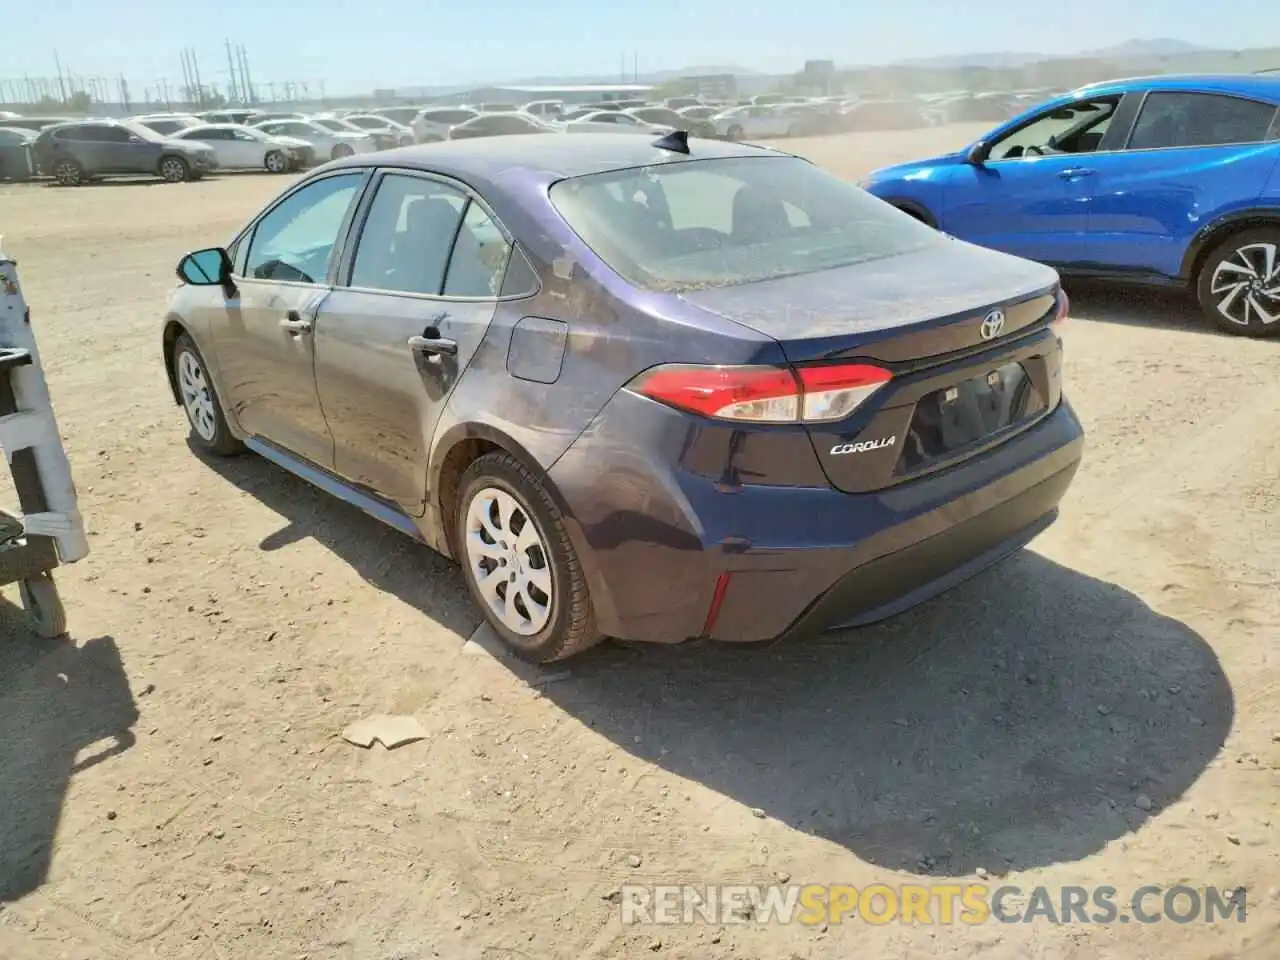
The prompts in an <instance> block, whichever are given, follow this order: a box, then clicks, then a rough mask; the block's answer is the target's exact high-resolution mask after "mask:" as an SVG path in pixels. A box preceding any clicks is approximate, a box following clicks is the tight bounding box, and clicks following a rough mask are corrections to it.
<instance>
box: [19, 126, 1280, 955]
mask: <svg viewBox="0 0 1280 960" xmlns="http://www.w3.org/2000/svg"><path fill="white" fill-rule="evenodd" d="M975 132H977V131H976V129H975V128H971V127H970V128H959V127H952V128H940V129H937V130H933V131H929V132H926V133H911V134H889V135H883V136H874V137H873V136H860V137H847V138H832V139H825V140H813V141H802V142H793V147H795V148H796V149H798V150H799V151H801V152H804V153H806V154H807V155H809V156H811V157H813V158H815V159H816V160H818V161H819V162H821V163H822V164H824V165H826V166H827V167H829V168H831V169H833V170H836V171H837V172H839V173H840V174H842V175H846V176H850V177H853V176H857V175H859V174H861V173H863V172H865V171H866V170H869V169H871V168H873V167H876V166H879V165H881V164H884V163H888V162H892V161H895V160H902V159H908V158H911V157H916V156H922V155H928V154H930V153H933V152H936V151H938V150H940V149H942V148H949V147H953V146H958V145H960V144H961V143H963V142H964V141H966V140H967V139H969V138H970V137H971V136H973V135H974V133H975ZM282 186H283V183H282V181H281V180H280V179H278V178H271V177H268V176H265V175H264V176H224V177H219V178H216V179H212V180H209V181H206V182H202V183H199V184H190V185H183V186H166V185H161V184H109V185H101V186H94V187H86V188H80V189H59V188H54V187H46V186H41V185H0V233H3V234H4V235H5V241H4V242H5V250H6V251H8V252H9V253H10V254H11V255H13V256H15V257H16V258H17V259H18V261H19V263H20V273H21V278H22V281H23V283H24V286H25V290H26V293H27V297H28V300H29V301H30V303H31V306H32V311H33V322H34V323H35V324H36V325H37V328H38V337H39V341H40V346H41V349H42V351H43V355H44V361H45V365H46V369H47V371H48V376H49V380H50V383H51V389H52V391H53V396H54V401H55V404H56V407H57V414H58V417H59V421H60V424H61V427H62V430H63V432H64V434H65V436H66V444H67V449H68V451H69V454H70V457H71V461H72V466H73V468H74V473H75V477H76V480H77V484H78V486H79V491H80V494H81V504H82V508H83V512H84V515H85V518H86V522H87V524H88V528H89V531H90V543H91V546H92V553H91V555H90V556H89V557H88V558H87V559H86V560H84V561H83V562H81V563H79V564H77V565H75V566H72V567H68V568H65V569H63V570H62V571H61V572H60V573H59V574H58V579H59V582H60V584H61V589H62V594H63V598H64V600H65V603H66V605H67V608H68V612H69V616H70V621H71V637H70V639H69V640H68V641H64V642H53V643H50V642H42V641H38V640H36V639H35V638H34V637H33V636H32V635H31V634H30V632H29V630H28V628H27V626H26V624H25V621H24V619H23V617H22V614H21V612H20V611H19V610H17V609H16V608H15V607H11V606H8V605H0V956H2V957H4V958H5V960H58V958H67V960H99V958H102V960H116V958H119V960H138V958H142V957H155V958H164V960H240V958H246V960H248V958H252V960H274V958H289V960H297V958H303V957H306V958H310V960H419V958H428V957H445V958H451V960H453V958H456V960H472V958H477V960H524V958H549V957H557V958H558V957H583V958H587V957H590V958H599V960H610V958H631V957H642V956H663V957H688V958H698V960H702V958H710V960H715V958H728V957H734V958H756V960H775V958H777V960H797V958H803V960H845V958H849V957H854V956H857V957H903V958H924V957H938V956H941V957H957V958H979V957H981V958H983V960H1013V958H1024V957H1025V958H1033V957H1034V958H1045V960H1048V958H1053V960H1071V958H1080V960H1084V958H1117V960H1119V958H1124V960H1141V958H1147V957H1159V958H1161V960H1173V958H1209V957H1213V958H1235V957H1240V958H1243V957H1250V958H1255V960H1262V958H1264V957H1265V958H1274V957H1277V956H1280V887H1278V885H1280V856H1278V854H1277V850H1278V849H1280V844H1278V841H1280V808H1278V806H1280V641H1278V639H1277V637H1278V633H1277V630H1278V628H1280V589H1277V576H1276V571H1277V569H1280V492H1278V491H1280V481H1278V475H1280V429H1277V426H1278V425H1280V380H1278V379H1277V376H1276V370H1277V357H1278V354H1277V343H1275V342H1248V341H1243V340H1236V339H1231V338H1228V337H1225V336H1221V335H1217V334H1215V333H1213V332H1211V331H1210V330H1209V329H1208V328H1207V327H1206V326H1205V325H1204V324H1203V323H1202V321H1201V320H1200V319H1199V317H1198V315H1197V312H1196V310H1195V309H1194V307H1193V306H1192V305H1190V304H1189V303H1186V302H1184V301H1183V300H1181V299H1179V298H1176V297H1169V296H1159V295H1150V294H1134V293H1120V292H1114V291H1110V292H1109V291H1105V290H1096V289H1087V288H1071V292H1072V294H1073V297H1074V301H1073V302H1074V308H1075V319H1074V320H1073V321H1072V322H1071V324H1070V326H1069V330H1068V332H1067V334H1066V340H1067V350H1068V361H1067V384H1068V391H1069V394H1070V396H1071V399H1072V401H1073V403H1074V404H1075V406H1076V409H1077V410H1078V412H1079V414H1080V417H1081V419H1082V420H1083V421H1084V423H1085V425H1086V428H1087V429H1088V431H1089V447H1088V451H1087V455H1086V463H1085V465H1084V466H1083V467H1082V470H1081V473H1080V474H1079V476H1078V479H1077V481H1076V483H1075V485H1074V487H1073V488H1072V490H1071V492H1070V494H1069V496H1068V498H1067V501H1066V502H1065V504H1064V509H1063V514H1062V518H1061V520H1060V521H1059V523H1058V524H1057V525H1056V526H1054V527H1053V528H1052V529H1051V530H1050V531H1049V532H1047V533H1046V534H1044V535H1043V536H1042V537H1041V538H1040V539H1038V540H1037V541H1036V542H1035V543H1034V545H1033V547H1032V548H1031V549H1029V550H1026V551H1024V552H1023V553H1022V554H1020V555H1019V556H1017V557H1015V558H1012V559H1010V560H1008V561H1006V562H1005V563H1003V564H1002V565H1000V566H999V567H998V568H996V569H995V570H994V571H992V572H990V573H988V574H986V575H984V576H982V577H981V578H979V579H977V580H975V581H971V582H970V583H968V584H966V585H965V586H963V587H961V588H959V589H957V590H955V591H954V592H952V593H950V594H949V595H947V596H945V597H942V598H940V599H938V600H935V601H933V602H931V603H929V604H927V605H925V606H923V607H922V608H919V609H917V610H915V611H913V612H910V613H908V614H906V615H904V616H901V617H899V618H897V619H895V620H893V621H891V622H888V623H885V624H883V625H881V626H877V627H874V628H870V629H865V630H861V631H858V632H851V633H844V634H830V635H826V636H824V637H822V638H820V639H817V640H814V641H812V642H807V643H802V644H799V643H798V644H794V645H791V646H786V647H778V648H773V649H768V650H764V651H760V650H752V651H746V650H738V649H725V648H701V647H696V646H682V647H675V648H648V647H639V648H637V647H625V646H621V645H608V646H605V647H602V648H600V649H598V650H596V651H593V652H592V653H590V654H589V655H587V656H585V657H583V658H582V659H580V660H577V661H574V662H573V663H572V664H571V665H570V671H571V672H570V676H569V677H568V678H567V679H562V680H560V681H559V682H555V683H550V684H545V685H540V686H534V685H531V684H530V683H529V682H527V681H526V679H525V678H524V675H523V674H521V673H520V672H516V671H513V670H511V669H509V668H508V667H507V666H504V665H503V664H502V663H500V662H499V661H495V660H493V659H490V658H486V657H483V656H474V655H472V654H471V653H466V652H463V644H464V641H465V640H466V639H467V637H468V636H469V635H470V634H471V632H472V630H473V629H474V628H475V627H476V625H477V624H478V622H479V618H478V616H477V613H476V611H475V610H474V609H473V608H472V607H471V606H470V604H469V602H468V600H467V598H466V595H465V591H464V588H463V585H462V582H461V579H460V577H459V575H458V574H457V572H456V571H455V569H454V568H453V567H452V566H451V565H450V564H449V563H447V562H445V561H443V560H442V559H440V558H438V557H436V556H434V555H432V554H431V553H430V552H428V551H427V550H426V549H425V548H420V547H418V546H416V545H414V544H412V543H410V542H409V541H407V540H406V539H404V538H403V537H401V536H400V535H399V534H397V533H395V532H393V531H391V530H390V529H384V528H383V527H382V526H380V525H379V524H378V523H377V522H376V521H374V520H372V519H369V518H367V517H365V516H364V515H362V514H360V513H358V512H356V511H355V510H353V509H351V508H348V507H347V506H345V505H343V504H341V503H339V502H337V501H334V500H331V499H329V498H327V497H326V496H324V495H322V494H320V493H318V492H315V491H313V490H312V489H310V488H309V487H307V486H306V485H305V484H303V483H302V482H300V481H297V480H294V479H292V478H291V477H289V476H287V475H286V474H284V473H283V472H281V471H280V470H278V469H276V468H275V467H273V466H271V465H269V464H268V463H266V462H264V461H262V460H259V459H256V458H253V457H245V458H241V459H237V460H233V461H228V462H225V463H218V464H210V463H206V462H204V461H202V460H201V459H199V458H197V457H196V456H195V455H193V453H192V452H191V450H190V449H188V447H187V444H186V442H185V438H186V433H187V428H186V424H185V422H184V419H183V416H182V413H181V411H180V410H179V409H178V408H177V407H176V406H174V404H173V402H172V400H171V398H170V396H169V394H168V392H167V389H166V385H165V378H164V375H163V373H162V369H161V364H160V357H159V318H160V316H161V312H162V310H163V307H164V303H165V298H166V295H167V293H168V291H169V289H170V288H171V287H172V285H173V284H174V282H175V280H174V276H173V268H174V264H175V263H176V261H177V259H178V257H179V256H180V255H181V254H182V253H184V252H185V251H187V250H188V249H191V248H194V247H198V246H203V245H208V244H214V243H219V242H222V241H224V240H226V239H227V238H229V236H230V235H231V233H232V232H233V230H234V229H235V228H236V227H237V226H238V225H239V224H240V223H241V222H242V221H243V220H244V219H245V218H247V217H248V216H249V215H250V214H251V213H252V212H253V211H254V210H256V209H257V208H258V207H259V205H260V204H261V203H263V202H264V201H265V200H266V199H267V198H268V197H270V196H271V195H273V194H274V193H275V192H276V191H278V190H279V189H280V188H281V187H282ZM8 595H9V596H10V597H13V596H14V591H12V590H11V589H10V590H9V591H8ZM373 713H405V714H412V715H414V716H416V717H417V718H418V719H419V720H420V721H421V722H422V723H423V724H424V725H425V727H426V728H427V730H428V732H429V737H428V738H427V739H426V740H424V741H422V742H419V743H416V744H412V745H409V746H405V747H402V748H400V749H398V750H395V751H391V752H388V751H384V750H383V749H382V748H381V747H379V746H375V747H374V748H372V749H371V750H368V751H366V750H361V749H358V748H356V747H353V746H351V745H349V744H347V743H345V742H344V741H343V740H341V739H340V737H339V733H340V731H341V730H342V729H343V728H344V727H345V726H346V725H347V724H349V723H350V722H352V721H354V720H357V719H359V718H361V717H363V716H365V715H368V714H373ZM983 875H985V876H988V877H989V878H990V880H989V882H990V883H991V884H993V885H994V884H999V883H1009V884H1013V885H1017V886H1019V887H1021V888H1023V889H1024V890H1030V889H1031V888H1033V887H1035V886H1038V885H1044V886H1048V887H1051V888H1055V889H1056V888H1057V887H1059V886H1062V885H1071V884H1079V885H1086V886H1092V885H1097V884H1109V885H1111V886H1113V887H1115V888H1117V889H1118V890H1119V891H1121V893H1120V896H1119V899H1120V900H1121V901H1124V899H1125V897H1126V896H1127V892H1128V891H1132V890H1133V889H1135V888H1137V887H1140V886H1142V885H1145V884H1154V885H1159V886H1162V887H1168V886H1172V885H1174V884H1178V883H1188V884H1192V885H1196V886H1205V885H1213V886H1218V887H1224V888H1237V887H1244V888H1245V889H1246V891H1247V892H1246V902H1247V920H1246V922H1245V923H1243V924H1240V923H1236V922H1218V923H1216V924H1207V923H1203V922H1195V923H1190V924H1185V925H1179V924H1175V923H1172V922H1170V921H1164V922H1161V923H1156V924H1152V925H1144V924H1128V925H1126V924H1125V923H1122V922H1121V923H1116V924H1112V925H1099V924H1088V925H1085V924H1079V923H1075V924H1069V925H1055V924H1052V923H1048V922H1045V921H1038V922H1035V923H1016V924H1007V925H1006V924H1001V923H996V922H991V923H988V924H985V925H981V926H976V927H974V926H966V925H961V924H953V925H940V926H932V927H929V926H904V925H901V924H896V923H895V924H889V925H883V926H875V925H869V924H867V923H864V922H861V921H859V920H852V921H848V922H846V923H843V924H840V925H835V926H830V927H829V928H812V927H805V926H800V925H792V926H780V925H768V926H766V925H760V924H743V925H738V924H727V925H722V926H709V925H706V924H694V925H690V926H678V927H655V926H639V927H635V926H624V925H623V924H622V923H621V919H620V915H619V909H618V907H617V906H616V905H615V903H614V902H613V901H612V900H610V899H609V896H610V894H611V893H614V892H615V891H616V890H617V888H618V887H619V885H621V884H624V883H630V882H638V883H671V882H677V883H693V884H716V883H755V882H760V883H768V882H773V881H774V880H775V879H778V878H782V877H789V878H790V881H791V882H792V883H810V882H813V883H847V884H852V885H854V886H856V887H859V888H861V887H864V886H866V885H867V884H869V883H873V882H877V881H880V882H885V883H889V884H901V883H909V882H921V881H926V880H939V881H941V880H947V879H957V880H974V879H977V877H979V876H983Z"/></svg>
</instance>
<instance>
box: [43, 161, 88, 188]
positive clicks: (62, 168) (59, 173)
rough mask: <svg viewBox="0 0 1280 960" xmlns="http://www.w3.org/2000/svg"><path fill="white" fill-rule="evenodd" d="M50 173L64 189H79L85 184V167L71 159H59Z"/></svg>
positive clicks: (54, 162)
mask: <svg viewBox="0 0 1280 960" xmlns="http://www.w3.org/2000/svg"><path fill="white" fill-rule="evenodd" d="M49 172H50V173H51V174H53V179H54V180H56V181H58V183H60V184H61V185H62V186H64V187H78V186H80V184H82V183H84V182H85V173H84V167H83V166H81V165H80V161H78V160H73V159H71V158H70V157H59V158H58V159H57V160H55V161H53V167H52V168H51V169H50V170H49Z"/></svg>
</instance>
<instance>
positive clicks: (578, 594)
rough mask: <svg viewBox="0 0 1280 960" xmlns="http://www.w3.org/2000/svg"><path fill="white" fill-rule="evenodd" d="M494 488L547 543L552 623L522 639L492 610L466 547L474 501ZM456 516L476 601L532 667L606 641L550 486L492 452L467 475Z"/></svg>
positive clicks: (457, 539)
mask: <svg viewBox="0 0 1280 960" xmlns="http://www.w3.org/2000/svg"><path fill="white" fill-rule="evenodd" d="M488 488H497V489H498V490H501V491H505V492H506V493H507V494H510V496H512V497H513V498H515V500H516V502H517V503H518V504H519V506H520V507H521V509H522V510H523V511H525V513H527V515H528V517H529V519H531V520H532V521H533V523H534V526H535V529H536V530H537V532H538V534H539V537H540V539H541V540H542V542H543V543H545V544H546V547H547V549H546V556H545V564H546V568H547V569H549V571H550V574H551V592H550V619H549V620H548V621H547V624H546V626H544V627H543V628H542V629H541V630H540V631H539V632H538V633H536V634H533V635H531V636H522V635H520V634H518V633H515V632H514V631H512V630H510V629H508V628H507V626H506V625H505V624H503V623H502V621H501V620H499V619H498V618H497V617H496V615H494V613H493V611H492V610H491V609H490V607H489V602H488V600H486V599H485V597H484V595H483V594H482V593H481V591H480V588H479V586H478V585H477V583H476V577H475V573H474V571H473V569H472V564H471V562H470V559H469V555H468V553H467V548H466V540H467V536H468V534H467V515H468V510H469V508H470V506H471V503H472V500H473V499H475V497H476V495H477V494H479V493H481V492H483V491H485V490H486V489H488ZM457 503H458V507H457V511H456V515H455V516H454V518H453V530H454V544H455V547H456V549H455V550H454V553H455V555H456V556H457V558H458V562H459V563H460V564H461V566H462V573H463V577H464V578H465V579H466V581H467V589H468V590H470V592H471V598H472V600H473V601H474V602H475V604H476V606H477V607H479V608H480V611H481V612H482V613H483V614H484V617H485V620H486V621H487V622H488V624H489V625H490V627H492V628H493V630H494V632H495V633H496V634H497V635H498V636H499V637H501V638H502V641H503V643H505V644H506V645H507V646H508V648H510V649H511V650H512V651H513V652H514V653H515V654H516V655H517V656H519V657H520V658H521V659H524V660H528V661H530V662H532V663H549V662H551V661H553V660H564V659H565V658H567V657H571V656H574V655H575V654H578V653H581V652H582V651H584V650H586V649H588V648H589V647H593V646H595V645H596V644H597V643H599V642H600V641H601V640H603V639H604V637H603V636H602V635H601V634H600V632H599V630H598V629H597V628H596V618H595V610H594V609H593V608H592V606H591V596H590V593H589V591H588V589H587V579H586V575H585V574H584V573H583V572H582V564H581V563H580V562H579V560H578V556H577V554H576V553H575V552H574V549H573V544H572V542H571V541H570V539H569V534H568V532H567V530H566V528H565V524H564V515H563V514H562V513H561V512H560V508H559V507H558V506H557V505H556V502H555V500H554V499H553V498H552V497H551V495H550V494H549V493H548V492H547V488H546V485H545V482H544V481H543V480H541V479H539V478H538V477H537V476H536V475H535V474H534V473H533V472H532V471H530V470H529V469H528V468H527V467H526V466H524V464H522V463H521V462H520V461H519V460H517V459H516V458H515V457H513V456H511V454H509V453H504V452H494V453H487V454H485V455H484V456H482V457H479V458H477V459H476V460H474V461H473V462H472V463H471V465H470V466H468V467H467V469H466V470H464V471H463V473H462V477H461V478H460V480H459V487H458V501H457Z"/></svg>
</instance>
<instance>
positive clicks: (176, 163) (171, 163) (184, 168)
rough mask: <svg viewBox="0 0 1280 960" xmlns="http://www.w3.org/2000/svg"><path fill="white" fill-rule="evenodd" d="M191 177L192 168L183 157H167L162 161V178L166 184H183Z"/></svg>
mask: <svg viewBox="0 0 1280 960" xmlns="http://www.w3.org/2000/svg"><path fill="white" fill-rule="evenodd" d="M190 176H191V166H190V165H189V164H188V163H187V161H185V160H183V159H182V158H181V157H165V158H164V159H163V160H161V161H160V178H161V179H162V180H164V182H165V183H182V182H183V181H185V180H187V179H188V178H189V177H190Z"/></svg>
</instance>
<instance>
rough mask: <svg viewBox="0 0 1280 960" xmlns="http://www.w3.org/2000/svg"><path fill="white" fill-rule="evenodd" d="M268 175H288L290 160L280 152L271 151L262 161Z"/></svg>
mask: <svg viewBox="0 0 1280 960" xmlns="http://www.w3.org/2000/svg"><path fill="white" fill-rule="evenodd" d="M262 164H263V166H265V167H266V168H267V172H268V173H288V171H289V158H288V157H286V156H285V155H284V154H283V153H282V152H281V151H279V150H270V151H268V152H267V155H266V157H264V158H263V161H262Z"/></svg>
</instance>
